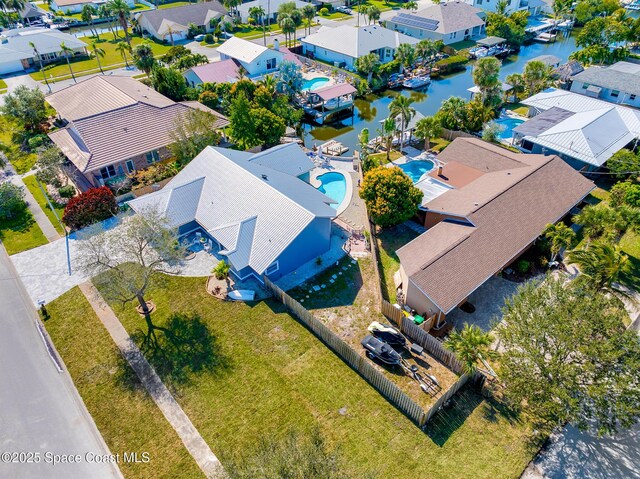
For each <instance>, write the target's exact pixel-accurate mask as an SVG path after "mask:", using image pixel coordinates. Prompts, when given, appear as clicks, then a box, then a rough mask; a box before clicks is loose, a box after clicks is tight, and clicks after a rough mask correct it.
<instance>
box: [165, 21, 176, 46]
mask: <svg viewBox="0 0 640 479" xmlns="http://www.w3.org/2000/svg"><path fill="white" fill-rule="evenodd" d="M167 33H168V34H169V38H170V39H171V46H172V47H173V46H175V42H174V41H173V27H172V26H171V25H167Z"/></svg>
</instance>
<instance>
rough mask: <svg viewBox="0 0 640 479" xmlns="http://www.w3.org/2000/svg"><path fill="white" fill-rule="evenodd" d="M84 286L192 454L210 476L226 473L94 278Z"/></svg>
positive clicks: (85, 292)
mask: <svg viewBox="0 0 640 479" xmlns="http://www.w3.org/2000/svg"><path fill="white" fill-rule="evenodd" d="M80 290H81V291H82V293H83V294H84V295H85V297H86V298H87V300H88V301H89V303H91V307H92V308H93V310H94V311H95V312H96V314H97V315H98V318H99V319H100V321H101V322H102V324H103V325H104V327H105V328H107V331H108V332H109V334H110V335H111V337H112V338H113V341H114V342H115V343H116V346H118V349H120V351H121V352H122V355H123V356H124V357H125V359H126V360H127V362H128V363H129V365H130V366H131V368H132V369H133V370H134V371H135V372H136V374H137V375H138V378H140V382H142V384H143V386H144V387H145V389H146V390H147V392H148V393H149V395H150V396H151V398H152V399H153V401H154V402H155V403H156V405H157V406H158V408H160V410H161V411H162V414H164V417H165V418H166V419H167V421H169V424H171V426H172V427H173V428H174V429H175V431H176V433H178V436H179V437H180V439H181V440H182V442H183V443H184V445H185V447H186V448H187V450H188V451H189V454H191V456H192V457H193V459H194V460H195V461H196V463H197V464H198V466H199V467H200V469H201V470H202V472H203V473H204V474H205V476H207V477H209V478H224V477H226V475H225V473H224V469H223V467H222V464H220V461H219V460H218V458H217V457H216V456H215V454H214V453H213V452H212V451H211V449H210V448H209V445H208V444H207V443H206V442H205V441H204V439H203V438H202V436H201V435H200V433H199V432H198V430H197V429H196V428H195V426H194V425H193V424H192V422H191V420H190V419H189V417H188V416H187V415H186V414H185V412H184V411H183V410H182V408H181V407H180V405H179V404H178V403H177V402H176V400H175V398H174V397H173V396H172V395H171V393H170V392H169V390H168V389H167V387H166V386H165V385H164V384H163V382H162V380H161V379H160V377H159V376H158V374H157V373H156V372H155V370H154V369H153V367H152V366H151V365H150V364H149V363H148V362H147V360H146V359H145V357H144V356H143V354H142V353H141V352H140V349H138V347H137V346H136V345H135V343H134V342H133V340H132V339H131V337H130V336H129V333H127V331H126V330H125V329H124V327H123V326H122V324H121V323H120V321H119V320H118V318H117V317H116V315H115V313H114V312H113V310H112V309H111V308H110V307H109V305H108V304H107V303H106V302H105V300H104V299H103V298H102V296H101V295H100V293H99V292H98V290H97V289H96V288H95V287H94V286H93V284H92V283H91V282H86V283H82V284H81V285H80Z"/></svg>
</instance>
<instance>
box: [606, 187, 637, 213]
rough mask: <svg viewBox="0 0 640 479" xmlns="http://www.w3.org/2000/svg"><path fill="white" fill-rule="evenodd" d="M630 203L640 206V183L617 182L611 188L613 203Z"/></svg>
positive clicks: (616, 204)
mask: <svg viewBox="0 0 640 479" xmlns="http://www.w3.org/2000/svg"><path fill="white" fill-rule="evenodd" d="M623 204H626V205H629V206H634V207H636V208H638V207H640V185H637V184H634V183H631V182H630V181H623V182H620V183H616V184H615V185H613V188H611V205H612V206H620V205H623Z"/></svg>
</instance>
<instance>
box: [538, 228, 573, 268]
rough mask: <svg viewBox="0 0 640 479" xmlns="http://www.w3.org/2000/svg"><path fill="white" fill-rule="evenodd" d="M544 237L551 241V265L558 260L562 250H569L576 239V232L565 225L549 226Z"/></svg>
mask: <svg viewBox="0 0 640 479" xmlns="http://www.w3.org/2000/svg"><path fill="white" fill-rule="evenodd" d="M543 236H544V237H545V238H546V239H547V240H548V241H549V249H550V250H551V259H550V260H549V262H550V263H552V262H554V261H555V260H556V258H557V257H558V255H559V254H560V251H561V250H562V249H566V248H569V247H570V246H571V245H572V244H573V241H574V240H575V238H576V234H575V232H574V231H573V230H572V229H571V228H569V227H568V226H567V225H565V224H564V223H556V224H548V225H547V227H546V229H545V230H544V233H543Z"/></svg>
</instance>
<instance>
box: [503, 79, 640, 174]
mask: <svg viewBox="0 0 640 479" xmlns="http://www.w3.org/2000/svg"><path fill="white" fill-rule="evenodd" d="M522 103H524V104H525V105H527V106H529V113H530V115H531V116H533V118H532V119H530V120H528V121H526V122H524V123H522V124H521V125H519V126H517V127H516V128H514V129H513V138H514V143H515V144H516V145H518V146H519V147H520V148H521V149H522V150H523V151H526V152H531V153H542V154H545V155H558V156H560V157H561V158H562V159H564V160H565V161H566V162H567V163H569V164H570V165H571V166H573V167H574V168H576V169H579V170H586V171H591V170H596V169H598V168H600V167H601V166H602V165H604V164H605V162H606V161H607V160H608V159H609V158H611V157H612V156H613V155H614V154H615V153H616V152H617V151H619V150H621V149H622V148H624V147H625V146H627V145H629V144H630V143H632V142H634V141H636V139H637V138H640V111H637V110H634V109H632V108H628V107H624V106H620V105H613V104H611V103H608V102H606V101H602V100H597V99H595V98H590V97H588V96H585V95H579V94H577V93H573V92H570V91H565V90H557V89H555V88H549V89H547V90H545V91H543V92H541V93H538V94H537V95H534V96H532V97H530V98H527V99H525V100H523V101H522Z"/></svg>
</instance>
